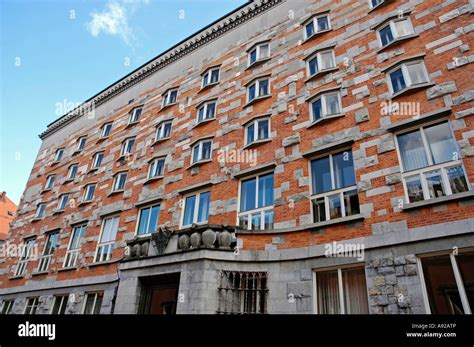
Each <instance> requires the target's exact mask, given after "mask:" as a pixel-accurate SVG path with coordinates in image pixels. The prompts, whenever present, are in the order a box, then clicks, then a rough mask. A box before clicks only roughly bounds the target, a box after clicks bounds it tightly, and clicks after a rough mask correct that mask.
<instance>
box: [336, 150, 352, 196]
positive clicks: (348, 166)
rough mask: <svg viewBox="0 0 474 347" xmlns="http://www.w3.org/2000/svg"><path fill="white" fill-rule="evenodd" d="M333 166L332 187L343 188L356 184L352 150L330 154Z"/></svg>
mask: <svg viewBox="0 0 474 347" xmlns="http://www.w3.org/2000/svg"><path fill="white" fill-rule="evenodd" d="M332 162H333V168H334V188H335V189H339V188H345V187H350V186H353V185H355V184H356V180H355V174H354V163H353V160H352V151H346V152H342V153H338V154H335V155H333V156H332Z"/></svg>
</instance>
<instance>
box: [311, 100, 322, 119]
mask: <svg viewBox="0 0 474 347" xmlns="http://www.w3.org/2000/svg"><path fill="white" fill-rule="evenodd" d="M311 109H312V112H313V120H314V121H315V120H318V119H320V118H321V117H322V114H323V111H322V105H321V99H318V100H316V101H314V102H313V103H312V104H311Z"/></svg>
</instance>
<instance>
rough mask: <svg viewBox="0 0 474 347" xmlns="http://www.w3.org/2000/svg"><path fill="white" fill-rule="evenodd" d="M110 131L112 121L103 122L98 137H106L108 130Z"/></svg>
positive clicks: (108, 133)
mask: <svg viewBox="0 0 474 347" xmlns="http://www.w3.org/2000/svg"><path fill="white" fill-rule="evenodd" d="M111 131H112V122H111V123H105V124H104V125H102V131H101V133H100V138H101V139H103V138H106V137H109V135H110V132H111Z"/></svg>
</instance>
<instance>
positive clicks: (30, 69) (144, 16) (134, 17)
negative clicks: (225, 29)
mask: <svg viewBox="0 0 474 347" xmlns="http://www.w3.org/2000/svg"><path fill="white" fill-rule="evenodd" d="M246 2H247V1H246V0H99V1H79V0H48V1H42V0H40V1H34V0H28V1H26V0H0V38H1V46H0V54H1V70H0V92H1V95H0V191H6V192H7V195H8V196H9V197H10V198H11V199H12V200H13V201H14V202H15V203H17V204H18V203H19V201H20V197H21V194H22V193H23V190H24V188H25V186H26V182H27V180H28V177H29V174H30V171H31V168H32V166H33V163H34V161H35V158H36V155H37V153H38V149H39V147H40V144H41V141H40V139H39V138H38V134H39V133H41V132H42V131H43V130H45V129H46V126H47V125H48V124H49V123H50V122H52V121H54V120H55V119H56V118H58V117H60V116H61V115H62V113H63V112H64V111H65V110H66V109H67V108H68V107H71V106H72V105H74V104H77V103H81V102H82V101H84V100H86V99H88V98H89V97H91V96H93V95H94V94H96V93H97V92H99V91H100V90H102V89H103V88H105V87H106V86H108V85H109V84H111V83H113V82H115V81H116V80H118V79H119V78H121V77H122V76H124V75H126V74H127V73H129V72H130V71H132V70H133V69H135V68H137V67H138V66H140V65H142V64H143V63H145V62H146V61H148V60H150V59H151V58H153V57H154V56H156V55H158V54H159V53H161V52H162V51H164V50H166V49H167V48H169V47H171V46H173V45H174V44H176V43H177V42H179V41H181V40H182V39H184V38H185V37H187V36H188V35H190V34H192V33H194V32H195V31H197V30H199V29H200V28H202V27H204V26H206V25H207V24H209V23H211V22H212V21H214V20H216V19H218V18H219V17H221V16H222V15H224V14H226V13H227V12H229V11H231V10H233V9H235V8H236V7H238V6H240V5H242V4H244V3H246Z"/></svg>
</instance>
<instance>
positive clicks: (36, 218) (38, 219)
mask: <svg viewBox="0 0 474 347" xmlns="http://www.w3.org/2000/svg"><path fill="white" fill-rule="evenodd" d="M42 219H43V217H35V218H33V219H32V220H31V223H34V222H38V221H40V220H42Z"/></svg>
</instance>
